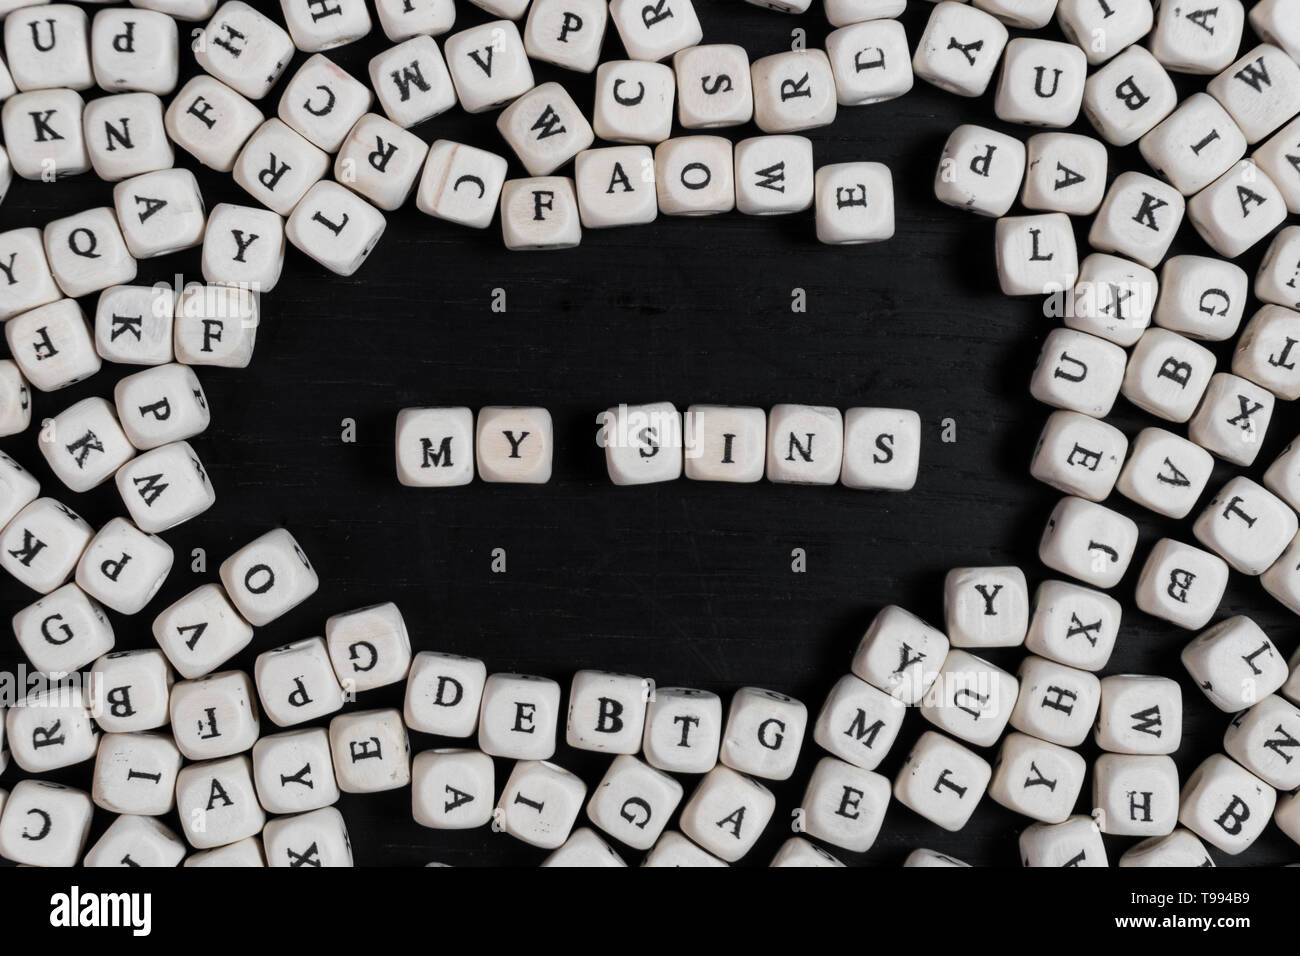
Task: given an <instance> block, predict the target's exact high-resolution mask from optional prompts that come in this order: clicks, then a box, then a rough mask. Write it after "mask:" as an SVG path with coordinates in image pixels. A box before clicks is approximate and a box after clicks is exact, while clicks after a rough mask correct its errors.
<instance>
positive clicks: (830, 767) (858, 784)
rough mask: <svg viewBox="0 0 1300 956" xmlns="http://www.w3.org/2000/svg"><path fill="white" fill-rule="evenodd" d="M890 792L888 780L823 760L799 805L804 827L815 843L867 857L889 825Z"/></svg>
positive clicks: (800, 819) (851, 766)
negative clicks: (819, 842) (887, 814)
mask: <svg viewBox="0 0 1300 956" xmlns="http://www.w3.org/2000/svg"><path fill="white" fill-rule="evenodd" d="M889 792H890V784H889V778H888V777H883V776H881V775H880V774H878V773H873V772H872V771H870V770H864V769H862V768H861V767H855V766H854V765H853V764H849V763H845V762H844V761H843V760H837V759H835V758H834V757H823V758H822V759H821V760H819V761H818V762H817V766H816V767H814V768H813V772H812V776H811V777H810V778H809V780H808V786H807V788H806V789H805V790H804V793H803V799H802V800H800V801H799V809H800V810H801V811H802V814H801V815H800V817H799V823H800V826H801V827H802V829H803V832H805V833H807V834H808V835H809V836H811V837H813V838H814V839H817V840H823V841H825V842H826V843H829V844H831V845H832V846H838V847H843V848H844V849H846V850H849V851H852V852H854V853H865V852H866V851H867V850H869V849H871V846H872V844H874V843H875V842H876V837H877V836H878V835H879V833H880V829H881V826H882V825H883V824H884V822H885V811H886V810H887V809H888V806H889Z"/></svg>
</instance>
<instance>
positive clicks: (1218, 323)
mask: <svg viewBox="0 0 1300 956" xmlns="http://www.w3.org/2000/svg"><path fill="white" fill-rule="evenodd" d="M1249 284H1250V281H1249V279H1248V278H1247V276H1246V272H1245V270H1244V269H1242V268H1241V267H1240V266H1238V265H1236V264H1234V263H1231V262H1225V261H1224V260H1222V259H1215V258H1212V257H1209V256H1174V257H1172V258H1170V259H1167V260H1166V261H1165V264H1164V266H1163V267H1161V270H1160V295H1159V298H1158V300H1157V301H1156V310H1155V314H1154V315H1153V316H1152V318H1153V319H1154V321H1155V323H1156V325H1159V326H1161V327H1163V328H1166V329H1169V330H1171V331H1173V332H1181V333H1182V334H1183V335H1186V336H1188V337H1190V338H1194V339H1209V340H1212V341H1219V340H1221V339H1226V338H1230V337H1232V336H1233V335H1235V334H1236V332H1237V326H1238V325H1239V324H1240V323H1241V318H1242V315H1243V314H1244V313H1245V309H1246V295H1247V292H1248V287H1249Z"/></svg>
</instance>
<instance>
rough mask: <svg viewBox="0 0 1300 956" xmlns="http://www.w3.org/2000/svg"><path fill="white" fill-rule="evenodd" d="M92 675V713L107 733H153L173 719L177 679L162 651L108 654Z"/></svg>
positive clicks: (94, 667)
mask: <svg viewBox="0 0 1300 956" xmlns="http://www.w3.org/2000/svg"><path fill="white" fill-rule="evenodd" d="M90 675H91V680H90V712H91V714H92V716H94V718H95V723H97V724H99V727H100V729H101V730H103V731H104V732H105V733H110V734H118V733H133V732H135V731H140V730H153V729H155V728H157V727H161V726H163V725H164V724H166V723H167V721H168V720H169V719H170V717H169V711H168V704H169V702H170V699H171V688H172V682H173V681H174V680H175V676H174V675H173V674H172V669H171V666H170V665H169V664H168V663H167V658H166V656H165V655H164V654H163V652H162V651H161V650H158V649H157V648H149V649H146V650H138V651H115V652H113V653H111V654H105V655H104V656H103V657H101V658H99V659H98V660H97V661H95V663H94V665H93V666H92V667H91V669H90Z"/></svg>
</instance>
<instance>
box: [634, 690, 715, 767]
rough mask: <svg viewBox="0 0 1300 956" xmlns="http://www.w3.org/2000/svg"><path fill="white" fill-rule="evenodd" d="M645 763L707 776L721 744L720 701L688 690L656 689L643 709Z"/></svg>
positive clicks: (699, 691) (711, 694)
mask: <svg viewBox="0 0 1300 956" xmlns="http://www.w3.org/2000/svg"><path fill="white" fill-rule="evenodd" d="M641 744H642V751H643V752H644V754H645V759H646V761H647V762H648V763H649V764H650V765H651V766H652V767H657V768H658V769H660V770H669V771H672V772H674V773H707V772H708V771H709V770H712V769H713V767H714V766H715V765H716V764H717V762H718V749H719V747H720V746H721V744H722V700H721V699H720V698H719V697H718V695H717V694H714V693H712V692H710V691H706V690H697V689H695V688H691V687H656V688H655V693H654V697H653V698H652V699H651V700H650V702H649V704H648V705H647V707H646V716H645V733H644V736H643V738H642V742H641Z"/></svg>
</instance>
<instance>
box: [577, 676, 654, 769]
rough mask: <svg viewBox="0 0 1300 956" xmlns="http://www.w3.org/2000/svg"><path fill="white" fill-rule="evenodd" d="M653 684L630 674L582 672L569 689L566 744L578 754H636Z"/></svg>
mask: <svg viewBox="0 0 1300 956" xmlns="http://www.w3.org/2000/svg"><path fill="white" fill-rule="evenodd" d="M653 692H654V682H653V681H650V680H648V679H646V678H644V677H634V676H633V675H631V674H615V673H610V672H607V671H596V670H580V671H578V672H577V673H576V674H574V675H573V683H572V684H571V685H570V686H569V712H568V718H567V720H566V721H565V742H566V743H567V744H568V745H569V746H570V747H573V748H575V749H578V750H594V751H598V752H602V753H624V754H632V753H636V752H637V751H638V750H639V749H640V748H641V736H642V732H643V731H644V728H645V710H646V702H647V701H648V700H649V699H650V697H651V696H652V695H653Z"/></svg>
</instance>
